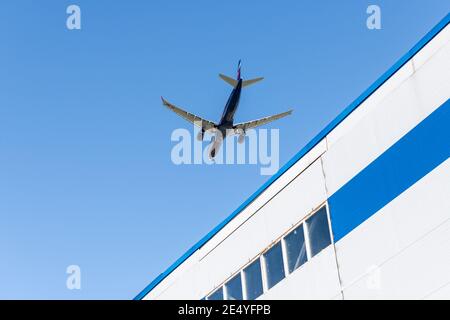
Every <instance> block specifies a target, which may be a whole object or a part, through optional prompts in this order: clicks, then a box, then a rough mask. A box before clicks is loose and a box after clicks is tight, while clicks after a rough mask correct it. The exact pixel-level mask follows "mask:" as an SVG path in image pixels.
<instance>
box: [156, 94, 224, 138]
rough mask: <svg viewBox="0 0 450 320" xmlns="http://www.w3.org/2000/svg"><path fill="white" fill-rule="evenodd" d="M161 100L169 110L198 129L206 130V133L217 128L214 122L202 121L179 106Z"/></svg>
mask: <svg viewBox="0 0 450 320" xmlns="http://www.w3.org/2000/svg"><path fill="white" fill-rule="evenodd" d="M161 100H162V102H163V105H165V106H166V107H167V108H169V109H170V110H172V111H173V112H175V113H176V114H177V115H179V116H180V117H182V118H183V119H185V120H187V121H189V122H190V123H193V124H195V125H196V126H197V127H200V128H203V130H205V131H206V130H209V129H212V128H215V127H216V124H215V123H214V122H212V121H209V120H205V119H202V118H200V117H199V116H196V115H195V114H192V113H189V112H187V111H184V110H183V109H180V108H178V107H177V106H175V105H173V104H171V103H170V102H169V101H167V100H165V99H164V98H163V97H161Z"/></svg>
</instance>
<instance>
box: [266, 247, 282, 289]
mask: <svg viewBox="0 0 450 320" xmlns="http://www.w3.org/2000/svg"><path fill="white" fill-rule="evenodd" d="M264 263H265V267H266V273H267V288H268V289H270V288H272V287H273V286H274V285H276V284H277V283H278V282H280V281H281V280H282V279H284V276H285V275H284V266H283V253H282V251H281V243H280V242H278V243H277V244H276V245H274V246H273V247H272V248H270V249H269V251H267V252H266V253H265V254H264Z"/></svg>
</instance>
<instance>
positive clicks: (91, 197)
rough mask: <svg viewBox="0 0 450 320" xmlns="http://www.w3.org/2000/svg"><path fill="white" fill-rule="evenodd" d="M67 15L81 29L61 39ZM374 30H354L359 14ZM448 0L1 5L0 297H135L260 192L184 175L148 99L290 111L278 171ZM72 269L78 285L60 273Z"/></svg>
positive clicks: (242, 168)
mask: <svg viewBox="0 0 450 320" xmlns="http://www.w3.org/2000/svg"><path fill="white" fill-rule="evenodd" d="M70 4H77V5H79V6H80V7H81V11H82V29H81V30H76V31H69V30H67V28H66V18H67V14H66V8H67V6H68V5H70ZM370 4H377V5H379V6H380V7H381V10H382V30H376V31H374V30H368V29H367V28H366V18H367V14H366V8H367V6H368V5H370ZM449 9H450V3H449V2H448V1H444V0H442V1H440V0H428V1H418V0H408V1H407V0H396V1H389V0H386V1H382V0H377V1H375V2H370V1H362V0H352V1H325V0H322V1H300V0H295V1H284V2H281V3H280V2H275V1H266V2H262V1H245V2H242V1H232V0H229V1H226V2H217V1H214V2H212V1H189V2H187V1H137V0H136V1H123V0H120V1H118V0H114V1H106V0H97V1H87V0H84V1H81V0H80V1H31V0H30V1H24V0H20V1H19V0H15V1H12V0H10V1H2V2H1V4H0V39H1V42H0V46H1V50H0V69H1V72H0V88H1V89H0V93H1V94H0V219H1V220H0V221H1V223H0V298H2V299H5V298H19V299H22V298H24V299H32V298H36V299H47V298H55V299H80V298H83V299H93V298H97V299H131V298H133V297H134V296H135V295H136V294H137V293H139V291H140V290H142V289H143V288H144V287H145V286H146V285H147V284H148V283H149V282H150V281H151V280H152V279H153V278H155V277H156V276H157V275H158V274H159V273H160V272H162V271H164V270H165V269H166V268H167V267H168V266H169V265H170V264H171V263H172V262H173V261H174V260H176V259H177V258H178V257H179V256H181V255H182V254H183V253H184V252H185V251H186V250H187V249H188V248H189V247H191V246H192V245H193V244H194V243H195V242H197V241H198V240H199V239H200V238H201V237H202V236H203V235H205V234H206V233H207V232H208V231H210V230H211V229H212V228H213V227H215V226H216V225H217V224H218V223H219V222H220V221H222V220H223V219H224V218H225V217H226V216H228V215H229V214H230V213H231V212H232V211H233V210H234V209H236V208H237V207H238V206H239V205H240V204H241V203H242V202H243V201H244V200H245V199H246V198H247V197H248V196H249V195H251V194H252V193H253V192H254V191H255V190H256V189H257V188H258V187H260V186H261V185H262V184H263V183H264V182H265V181H266V180H267V179H268V177H267V176H261V175H260V168H259V167H258V166H255V165H222V166H207V165H182V166H175V165H174V164H173V163H172V162H171V159H170V152H171V149H172V147H173V146H174V143H173V142H171V140H170V136H171V133H172V131H173V130H174V129H176V128H182V127H185V128H188V129H191V126H190V125H189V124H188V123H187V122H184V121H183V120H182V119H180V118H178V117H176V116H175V115H174V114H172V113H170V112H169V111H167V110H166V109H164V108H163V107H162V106H161V102H160V99H159V97H160V96H161V95H164V96H165V97H166V98H168V99H169V101H171V102H173V103H175V104H178V105H180V106H183V107H185V108H186V109H188V110H190V111H191V112H193V113H196V114H198V115H201V116H203V117H205V118H207V119H211V120H216V121H217V120H218V118H219V117H220V115H221V113H222V108H223V105H224V104H225V102H226V99H227V96H228V94H229V92H230V87H229V86H228V85H226V84H225V83H224V82H222V81H220V80H219V78H218V77H217V74H218V73H219V72H222V73H225V74H229V75H234V74H235V68H236V63H237V61H238V59H242V60H243V76H244V77H246V78H251V77H256V76H260V75H261V76H265V77H266V79H265V80H264V81H263V82H262V83H260V84H258V85H255V86H252V87H251V88H248V89H245V91H244V92H243V96H242V99H241V106H240V109H239V110H238V113H237V115H236V120H237V121H239V122H240V121H247V120H252V119H255V118H258V117H261V116H266V115H270V114H273V113H277V112H282V111H284V110H286V109H287V108H289V107H292V108H293V109H294V110H295V111H294V114H293V115H292V116H291V117H289V118H286V119H283V120H280V121H279V122H277V124H276V125H275V124H274V125H273V126H269V128H270V127H277V128H279V129H280V165H282V164H284V163H286V162H287V161H288V160H289V159H290V158H291V157H292V156H293V155H294V154H295V153H296V152H297V151H298V150H299V149H300V148H301V147H303V146H304V145H305V144H306V143H307V142H308V141H309V140H310V139H311V138H312V137H313V136H314V135H315V134H317V133H318V132H319V131H320V130H321V129H322V128H323V127H324V126H325V125H326V124H327V123H328V122H330V121H331V120H332V119H333V118H334V117H335V116H336V115H337V114H338V113H339V112H340V111H342V110H343V109H344V108H345V107H346V106H347V105H348V104H349V103H350V102H352V101H353V100H354V99H355V98H356V97H357V96H358V95H359V94H360V93H361V92H362V91H364V90H365V89H366V88H367V87H369V86H370V84H371V83H372V82H374V81H375V80H376V79H377V78H378V77H379V76H380V75H381V74H382V73H383V72H385V71H386V70H387V69H388V68H389V67H390V66H391V65H392V64H394V63H395V62H396V61H397V59H399V58H400V57H401V56H402V55H403V54H404V53H405V52H406V51H407V50H409V49H410V48H411V47H412V46H413V45H414V44H415V43H416V42H417V41H418V40H419V39H420V38H421V37H422V36H423V35H425V34H426V33H427V32H428V31H429V30H430V29H431V28H432V27H433V26H434V25H435V24H437V23H438V22H439V21H440V20H441V19H442V18H443V17H444V16H445V15H446V14H447V13H448V12H449ZM73 264H75V265H79V266H80V267H81V272H82V274H81V286H82V288H81V290H68V289H67V288H66V278H67V274H66V267H67V266H69V265H73Z"/></svg>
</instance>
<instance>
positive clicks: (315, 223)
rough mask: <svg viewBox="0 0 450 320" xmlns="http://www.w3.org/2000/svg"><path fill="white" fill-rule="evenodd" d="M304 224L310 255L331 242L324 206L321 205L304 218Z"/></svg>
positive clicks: (313, 254)
mask: <svg viewBox="0 0 450 320" xmlns="http://www.w3.org/2000/svg"><path fill="white" fill-rule="evenodd" d="M306 225H307V227H308V234H309V242H310V247H311V257H313V256H315V255H316V254H317V253H319V252H320V251H321V250H322V249H325V248H326V247H328V245H329V244H331V237H330V229H329V227H328V217H327V209H326V207H322V208H321V209H320V210H319V211H317V212H316V213H315V214H314V215H313V216H312V217H311V218H309V219H308V220H306Z"/></svg>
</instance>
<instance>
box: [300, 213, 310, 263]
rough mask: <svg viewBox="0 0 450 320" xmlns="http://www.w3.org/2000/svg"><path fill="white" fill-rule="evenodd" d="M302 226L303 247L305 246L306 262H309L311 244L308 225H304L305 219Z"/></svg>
mask: <svg viewBox="0 0 450 320" xmlns="http://www.w3.org/2000/svg"><path fill="white" fill-rule="evenodd" d="M302 225H303V234H304V237H305V245H306V256H307V257H308V261H309V260H311V242H310V241H309V230H308V225H307V223H306V219H305V221H304V222H302Z"/></svg>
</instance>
